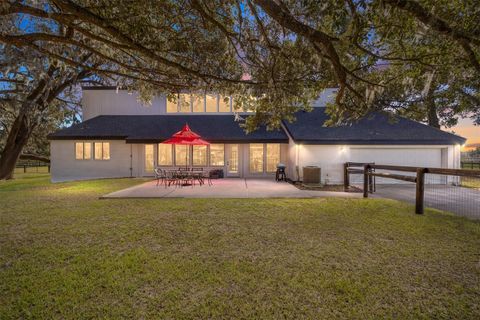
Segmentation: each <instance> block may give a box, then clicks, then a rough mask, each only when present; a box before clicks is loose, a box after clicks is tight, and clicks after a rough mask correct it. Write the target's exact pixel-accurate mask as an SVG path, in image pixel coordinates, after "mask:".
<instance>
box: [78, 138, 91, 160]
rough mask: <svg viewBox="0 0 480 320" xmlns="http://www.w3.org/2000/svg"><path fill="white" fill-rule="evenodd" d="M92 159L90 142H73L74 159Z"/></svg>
mask: <svg viewBox="0 0 480 320" xmlns="http://www.w3.org/2000/svg"><path fill="white" fill-rule="evenodd" d="M91 158H92V144H91V143H90V142H75V159H77V160H89V159H91Z"/></svg>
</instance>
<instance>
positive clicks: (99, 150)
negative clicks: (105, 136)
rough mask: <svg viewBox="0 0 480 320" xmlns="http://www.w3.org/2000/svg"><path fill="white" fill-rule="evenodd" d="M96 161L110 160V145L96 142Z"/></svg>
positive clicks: (94, 145)
mask: <svg viewBox="0 0 480 320" xmlns="http://www.w3.org/2000/svg"><path fill="white" fill-rule="evenodd" d="M93 149H94V152H95V154H94V157H95V160H110V143H108V142H95V143H94V144H93Z"/></svg>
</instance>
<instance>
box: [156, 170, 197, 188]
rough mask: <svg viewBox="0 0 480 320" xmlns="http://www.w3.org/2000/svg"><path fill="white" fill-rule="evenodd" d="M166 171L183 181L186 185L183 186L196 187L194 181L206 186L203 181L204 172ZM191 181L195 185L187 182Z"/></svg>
mask: <svg viewBox="0 0 480 320" xmlns="http://www.w3.org/2000/svg"><path fill="white" fill-rule="evenodd" d="M165 171H167V172H171V173H173V174H174V176H176V177H177V178H178V179H179V180H183V181H184V183H183V184H182V186H189V185H195V182H194V180H195V179H196V180H198V182H199V183H200V185H203V184H204V181H203V173H204V171H203V170H196V171H191V170H180V169H166V170H165ZM188 180H191V181H192V182H193V183H188V182H186V181H188Z"/></svg>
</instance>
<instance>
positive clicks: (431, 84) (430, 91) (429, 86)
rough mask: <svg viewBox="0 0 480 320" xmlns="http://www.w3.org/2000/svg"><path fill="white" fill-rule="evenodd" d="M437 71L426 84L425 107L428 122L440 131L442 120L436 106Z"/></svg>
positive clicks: (433, 72)
mask: <svg viewBox="0 0 480 320" xmlns="http://www.w3.org/2000/svg"><path fill="white" fill-rule="evenodd" d="M435 76H436V72H435V70H434V71H432V72H431V73H429V74H428V76H427V81H426V83H425V89H426V95H425V107H426V108H427V110H426V111H427V122H428V125H429V126H431V127H434V128H437V129H440V119H438V114H437V106H436V105H435V89H436V81H435Z"/></svg>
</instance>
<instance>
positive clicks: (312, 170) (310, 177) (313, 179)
mask: <svg viewBox="0 0 480 320" xmlns="http://www.w3.org/2000/svg"><path fill="white" fill-rule="evenodd" d="M320 173H321V169H320V168H319V167H316V166H307V167H303V183H304V184H320Z"/></svg>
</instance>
